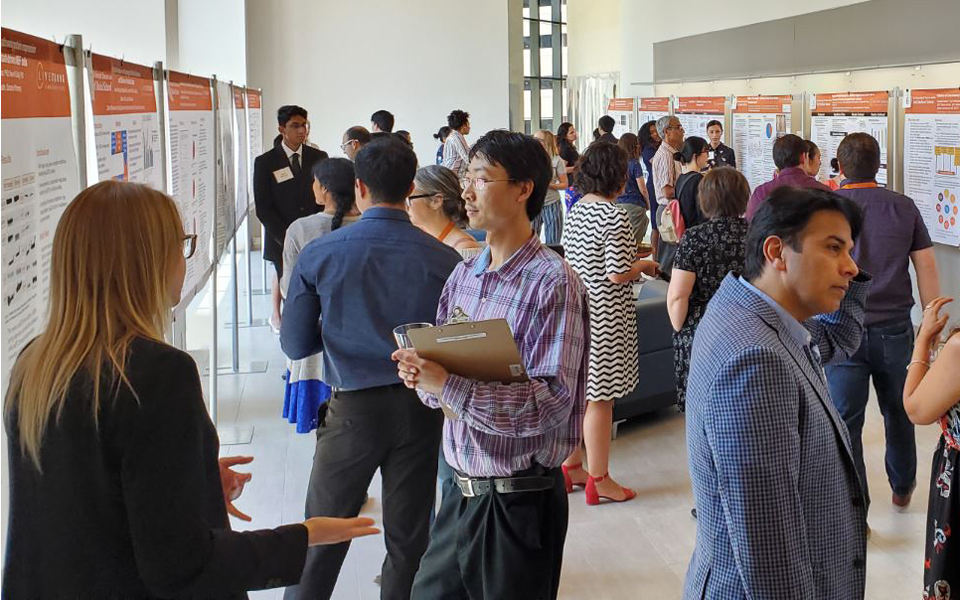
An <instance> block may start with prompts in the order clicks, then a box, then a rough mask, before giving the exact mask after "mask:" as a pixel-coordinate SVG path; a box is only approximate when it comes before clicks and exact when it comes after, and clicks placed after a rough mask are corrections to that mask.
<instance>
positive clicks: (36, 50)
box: [0, 28, 80, 387]
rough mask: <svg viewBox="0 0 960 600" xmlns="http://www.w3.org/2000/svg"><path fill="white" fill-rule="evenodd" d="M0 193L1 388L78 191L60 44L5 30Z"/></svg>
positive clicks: (42, 297) (42, 312)
mask: <svg viewBox="0 0 960 600" xmlns="http://www.w3.org/2000/svg"><path fill="white" fill-rule="evenodd" d="M0 38H2V48H3V85H2V93H0V117H2V119H0V139H2V149H0V152H2V155H3V192H2V197H0V206H2V207H3V208H2V210H3V220H2V223H0V237H2V239H0V248H2V251H0V254H2V261H3V268H2V272H3V275H2V282H0V287H2V296H3V298H2V307H3V309H2V313H3V319H2V321H3V336H2V339H3V353H2V363H3V385H4V387H6V381H7V376H8V375H9V373H10V368H11V367H12V366H13V363H14V361H15V360H16V358H17V356H18V355H19V354H20V351H21V350H22V349H23V347H24V346H25V345H26V344H27V342H29V341H30V340H31V339H33V338H34V337H35V336H36V335H38V334H39V333H41V331H42V328H43V325H44V322H45V321H46V312H47V302H48V296H49V289H50V257H51V253H52V250H53V234H54V231H55V230H56V227H57V223H58V222H59V220H60V216H61V215H62V214H63V210H64V209H65V208H66V207H67V205H68V204H69V203H70V201H71V200H73V198H74V197H75V196H76V195H77V194H78V193H79V192H80V179H79V172H78V170H77V155H76V151H75V149H74V146H73V131H72V128H71V125H70V92H69V89H68V87H67V70H66V65H65V61H64V57H63V51H62V50H61V49H60V46H59V45H57V44H55V43H53V42H52V41H50V40H44V39H41V38H36V37H33V36H30V35H26V34H22V33H19V32H16V31H12V30H9V29H5V28H4V29H3V30H2V33H0Z"/></svg>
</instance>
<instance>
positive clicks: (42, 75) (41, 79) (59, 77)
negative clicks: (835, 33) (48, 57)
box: [37, 60, 67, 90]
mask: <svg viewBox="0 0 960 600" xmlns="http://www.w3.org/2000/svg"><path fill="white" fill-rule="evenodd" d="M48 83H49V84H53V85H64V84H65V83H67V80H66V77H64V75H63V73H51V72H49V71H47V70H46V69H45V68H44V67H43V61H39V60H38V61H37V89H38V90H42V89H44V88H45V87H46V86H47V84H48Z"/></svg>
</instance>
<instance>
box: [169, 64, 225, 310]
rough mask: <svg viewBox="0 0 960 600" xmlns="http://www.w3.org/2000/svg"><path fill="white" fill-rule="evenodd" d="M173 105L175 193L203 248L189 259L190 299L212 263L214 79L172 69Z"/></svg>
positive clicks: (188, 227) (185, 222)
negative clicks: (211, 81) (212, 88)
mask: <svg viewBox="0 0 960 600" xmlns="http://www.w3.org/2000/svg"><path fill="white" fill-rule="evenodd" d="M167 99H168V104H169V107H170V112H169V118H168V122H169V124H170V173H171V175H172V179H173V187H172V189H171V195H172V196H173V199H174V200H175V201H176V202H177V206H178V207H179V208H180V216H181V218H182V219H183V225H184V228H185V229H186V231H187V233H194V234H196V235H197V251H196V253H195V254H194V256H193V258H191V259H190V260H188V261H187V274H186V277H185V278H184V282H183V294H182V297H183V298H184V299H187V300H189V298H190V297H192V296H193V293H194V292H195V291H196V290H197V289H199V288H200V287H202V286H203V285H204V283H205V282H206V278H207V275H208V274H209V272H210V267H211V265H212V261H211V254H212V252H211V244H212V240H213V209H214V202H215V199H216V190H215V189H214V176H213V174H214V169H215V168H216V157H215V156H214V144H213V140H214V123H213V98H212V96H211V90H210V80H209V79H204V78H202V77H194V76H191V75H184V74H183V73H177V72H174V71H171V72H170V74H169V79H168V83H167Z"/></svg>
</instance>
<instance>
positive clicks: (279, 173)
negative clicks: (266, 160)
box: [273, 167, 293, 183]
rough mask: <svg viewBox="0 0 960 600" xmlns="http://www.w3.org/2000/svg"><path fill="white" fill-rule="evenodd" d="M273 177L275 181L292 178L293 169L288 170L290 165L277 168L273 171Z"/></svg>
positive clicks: (280, 181) (281, 181) (279, 181)
mask: <svg viewBox="0 0 960 600" xmlns="http://www.w3.org/2000/svg"><path fill="white" fill-rule="evenodd" d="M273 178H274V179H276V180H277V183H283V182H284V181H287V180H289V179H293V171H291V170H290V167H284V168H282V169H277V170H276V171H274V172H273Z"/></svg>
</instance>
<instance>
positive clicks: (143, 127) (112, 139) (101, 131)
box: [87, 54, 163, 190]
mask: <svg viewBox="0 0 960 600" xmlns="http://www.w3.org/2000/svg"><path fill="white" fill-rule="evenodd" d="M87 72H88V73H89V75H90V95H91V99H92V101H93V134H94V142H95V144H96V148H97V172H98V175H99V179H100V181H105V180H107V179H116V180H118V181H132V182H136V183H145V184H148V185H150V186H151V187H153V188H155V189H158V190H163V171H162V167H161V159H162V152H163V150H162V148H161V147H160V118H159V115H158V114H157V97H156V92H155V91H154V87H153V69H152V68H151V67H145V66H142V65H136V64H133V63H128V62H124V61H122V60H120V59H116V58H110V57H108V56H101V55H99V54H92V55H90V60H89V63H88V69H87Z"/></svg>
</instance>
